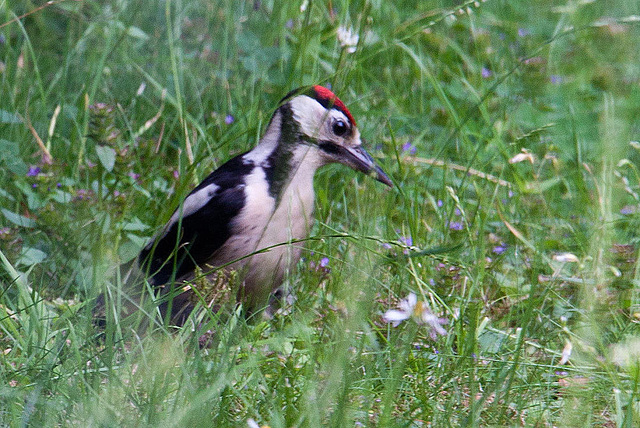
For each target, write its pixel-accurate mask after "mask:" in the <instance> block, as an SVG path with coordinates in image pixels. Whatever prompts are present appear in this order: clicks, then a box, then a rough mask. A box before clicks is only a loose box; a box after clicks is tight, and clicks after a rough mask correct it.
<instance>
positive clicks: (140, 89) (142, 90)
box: [136, 82, 147, 96]
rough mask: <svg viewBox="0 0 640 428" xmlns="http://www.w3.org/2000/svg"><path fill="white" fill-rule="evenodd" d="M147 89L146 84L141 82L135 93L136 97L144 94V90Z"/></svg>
mask: <svg viewBox="0 0 640 428" xmlns="http://www.w3.org/2000/svg"><path fill="white" fill-rule="evenodd" d="M146 88H147V84H146V83H145V82H142V83H141V84H140V86H138V90H137V91H136V95H137V96H140V95H142V94H143V93H144V90H145V89H146Z"/></svg>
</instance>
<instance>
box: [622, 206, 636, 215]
mask: <svg viewBox="0 0 640 428" xmlns="http://www.w3.org/2000/svg"><path fill="white" fill-rule="evenodd" d="M635 212H636V208H635V207H634V206H632V205H626V206H624V207H622V208H621V209H620V214H622V215H629V214H633V213H635Z"/></svg>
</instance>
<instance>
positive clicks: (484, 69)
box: [480, 67, 493, 79]
mask: <svg viewBox="0 0 640 428" xmlns="http://www.w3.org/2000/svg"><path fill="white" fill-rule="evenodd" d="M480 74H481V75H482V77H484V78H485V79H488V78H489V77H491V76H492V75H493V73H492V72H491V70H489V69H488V68H487V67H482V71H481V72H480Z"/></svg>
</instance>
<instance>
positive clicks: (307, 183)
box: [214, 147, 317, 301]
mask: <svg viewBox="0 0 640 428" xmlns="http://www.w3.org/2000/svg"><path fill="white" fill-rule="evenodd" d="M306 149H307V150H305V151H304V152H300V153H297V154H296V155H294V164H297V165H298V167H297V170H296V171H294V174H293V175H292V179H291V180H290V182H289V183H288V184H286V185H285V187H284V188H283V192H282V195H281V198H280V201H279V204H278V205H277V206H276V200H275V198H273V197H272V196H271V195H270V194H269V187H268V183H267V180H266V176H265V172H264V170H263V169H262V168H256V169H255V170H254V171H253V172H252V173H251V175H249V176H248V177H247V180H246V187H245V198H246V199H245V207H244V208H243V209H242V211H241V212H240V214H239V216H238V218H237V220H236V221H235V223H234V230H233V234H232V237H231V238H230V239H229V240H228V241H227V242H226V243H225V244H224V245H223V247H222V248H220V250H219V251H217V252H216V257H215V260H214V263H215V264H216V265H221V264H225V263H229V262H231V261H233V260H236V259H238V258H240V257H244V256H246V255H248V254H251V253H254V252H256V251H260V250H264V249H266V250H265V251H264V252H261V253H259V254H255V255H253V256H251V257H249V258H245V259H243V260H240V261H237V262H235V263H233V264H232V265H231V266H230V267H231V268H232V269H236V270H239V271H240V272H242V273H243V275H244V287H245V293H246V294H245V296H246V297H250V300H253V301H260V300H262V301H264V300H265V298H266V296H267V295H268V294H269V293H270V292H272V291H273V290H275V288H277V287H278V286H279V285H280V284H281V282H282V279H283V277H284V275H285V273H286V272H287V271H288V270H289V269H291V268H292V267H293V266H294V265H295V264H296V263H297V262H298V260H299V259H300V253H301V251H302V248H303V246H304V243H303V242H302V243H292V241H294V240H299V239H303V238H305V237H307V236H308V234H309V230H310V229H311V226H312V224H313V208H314V191H313V175H314V173H315V171H316V169H317V164H316V162H315V156H317V154H316V153H315V149H309V148H308V147H307V148H306ZM295 158H298V159H295Z"/></svg>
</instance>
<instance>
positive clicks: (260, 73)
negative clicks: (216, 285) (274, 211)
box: [0, 0, 640, 427]
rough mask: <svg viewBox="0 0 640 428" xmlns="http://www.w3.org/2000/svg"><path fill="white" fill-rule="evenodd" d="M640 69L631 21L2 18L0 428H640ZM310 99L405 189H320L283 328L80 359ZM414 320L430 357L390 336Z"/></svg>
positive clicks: (334, 175) (343, 11) (280, 10)
mask: <svg viewBox="0 0 640 428" xmlns="http://www.w3.org/2000/svg"><path fill="white" fill-rule="evenodd" d="M340 26H342V27H345V28H351V29H352V30H353V31H354V32H355V33H356V34H358V35H359V42H358V43H357V46H355V52H351V51H353V47H351V48H350V47H349V46H343V45H341V43H340V41H339V40H338V37H337V29H338V28H339V27H340ZM639 44H640V5H639V4H637V2H629V1H625V0H619V1H610V2H590V1H577V0H576V1H574V0H567V1H566V2H563V4H559V3H558V2H555V1H551V0H548V1H545V0H534V1H530V2H525V1H520V2H517V1H499V0H488V1H486V2H467V3H464V4H460V2H457V1H446V0H440V1H436V0H433V1H420V2H416V4H411V2H383V1H353V2H344V3H343V2H341V1H327V2H318V1H302V2H301V1H293V2H273V1H255V2H242V1H230V0H227V1H225V0H222V1H199V0H182V1H173V2H166V3H165V2H149V1H145V0H117V1H116V0H108V1H101V2H97V1H96V2H91V1H84V2H82V1H74V0H66V1H65V0H56V1H53V2H49V3H45V2H44V1H35V0H27V1H26V2H11V1H9V2H7V0H0V153H2V155H1V156H0V166H1V169H0V209H1V214H0V250H1V253H0V267H1V269H0V281H1V283H2V290H1V291H0V350H1V351H2V354H3V355H2V358H1V359H0V396H1V397H2V399H1V400H0V423H1V424H2V425H3V426H4V425H6V426H25V425H33V426H53V425H71V426H73V425H77V426H93V425H96V426H98V425H99V426H122V425H127V426H246V425H247V421H250V420H251V419H252V420H254V421H255V422H257V423H258V424H259V425H269V426H271V427H290V426H312V427H313V426H321V425H327V426H336V427H342V426H354V425H355V426H381V427H382V426H435V427H441V426H451V425H453V426H576V427H582V426H588V425H597V426H620V427H623V426H624V427H632V426H638V424H640V396H639V394H640V386H639V383H640V365H639V362H638V361H639V356H640V332H639V331H638V330H639V329H638V322H639V321H640V269H638V263H637V253H638V247H639V243H638V226H639V224H640V214H639V213H638V211H639V209H640V196H639V194H640V174H639V170H638V162H639V160H640V143H638V141H639V140H640V120H639V117H640V66H639V64H640V50H638V45H639ZM314 83H321V84H325V85H329V84H330V85H331V87H332V88H333V90H334V91H335V92H336V93H337V94H338V95H339V96H340V98H341V99H342V100H343V101H344V102H345V103H346V104H347V105H348V106H349V107H350V110H351V111H352V113H353V115H354V116H355V117H356V120H357V122H358V125H359V127H360V129H361V132H362V133H363V135H364V136H365V138H366V139H367V140H368V147H369V148H370V149H371V152H372V153H373V154H374V156H375V157H376V158H377V159H378V160H379V162H380V163H381V164H382V165H383V166H384V168H385V170H386V171H387V172H388V173H389V175H390V176H391V177H392V178H393V180H394V182H395V184H396V187H395V188H394V189H391V190H387V189H385V188H383V187H384V186H382V185H380V184H379V183H376V182H374V181H373V180H371V179H368V178H366V177H362V176H358V175H357V174H356V173H353V172H352V171H350V170H347V169H346V168H344V167H340V166H335V167H328V168H326V169H325V170H323V171H321V172H320V173H319V174H318V177H317V179H316V189H317V195H318V197H317V207H316V217H317V222H316V225H315V227H314V229H313V233H312V238H313V239H311V240H309V241H308V242H306V243H305V246H306V247H308V251H307V252H306V253H305V258H304V259H303V261H301V262H300V264H299V266H298V269H297V270H296V271H295V272H293V273H292V274H291V275H290V277H289V278H288V284H289V285H290V286H291V287H292V288H295V289H296V291H297V301H296V302H295V303H294V304H293V305H292V306H291V307H290V308H288V311H287V312H285V313H280V314H278V315H276V317H275V318H274V319H273V320H271V321H269V322H264V321H260V320H250V321H249V322H247V321H245V320H244V319H243V318H239V317H237V316H233V315H231V316H228V317H226V318H225V319H224V320H216V319H215V317H213V318H214V319H212V317H210V316H208V315H206V314H205V315H203V318H202V320H201V323H200V324H198V323H193V324H190V325H188V326H187V327H185V328H184V329H181V330H176V329H172V328H170V327H169V328H167V327H164V326H161V325H159V324H158V323H157V321H158V317H157V314H154V313H153V312H150V313H147V314H141V315H140V316H141V317H142V318H146V321H148V322H150V323H151V326H152V327H151V328H149V329H148V330H147V331H146V332H145V333H144V334H142V333H140V332H141V331H142V330H139V329H136V328H135V324H132V323H130V322H127V321H124V320H122V321H120V320H119V319H116V317H115V315H116V313H115V312H114V313H113V314H112V316H111V318H110V319H109V320H108V322H107V326H106V330H105V331H104V334H103V336H102V337H100V338H99V337H97V336H98V335H99V333H100V331H99V330H98V329H96V328H95V327H94V325H93V323H92V321H91V308H92V304H91V303H90V302H91V299H93V298H94V297H95V296H96V295H97V294H98V293H99V292H101V291H102V290H104V289H105V288H106V287H107V286H109V285H111V286H115V287H116V288H117V286H118V284H119V281H118V278H117V277H114V275H113V272H114V268H115V267H116V266H117V265H118V264H119V263H120V262H124V261H127V260H130V259H131V258H132V257H133V256H134V255H135V254H136V252H137V251H138V250H139V248H140V247H141V246H142V245H143V244H144V243H145V242H146V241H147V240H148V239H149V237H150V236H152V235H153V234H154V232H155V231H156V230H157V229H158V227H160V226H161V225H162V224H163V222H164V221H166V220H167V219H168V217H169V216H170V215H171V213H172V211H173V210H174V209H175V207H176V206H177V204H178V203H179V201H180V199H181V198H182V197H183V196H184V195H185V194H186V193H187V192H188V191H189V189H190V188H191V187H192V186H193V185H194V184H195V183H197V182H198V180H199V179H201V178H203V177H204V176H205V175H206V174H207V173H208V172H209V171H211V170H212V168H215V167H216V166H217V165H219V164H220V163H221V162H222V161H224V160H226V159H228V158H229V157H230V156H232V155H233V154H237V153H240V152H242V151H244V150H247V149H248V148H250V147H252V146H253V145H254V144H255V142H256V141H257V139H258V138H259V136H260V134H261V132H262V131H263V130H264V127H265V125H266V123H267V121H268V119H269V117H270V115H271V113H272V111H273V109H274V107H275V105H276V103H277V101H278V100H279V99H280V98H281V97H282V96H283V95H284V94H285V93H287V92H288V91H289V90H290V89H292V88H295V87H297V86H300V85H304V84H314ZM411 292H413V293H415V294H416V295H417V296H418V300H419V301H421V302H422V303H421V304H422V305H423V307H428V308H430V310H431V311H432V312H433V313H434V314H435V315H436V316H437V317H439V318H442V319H445V320H446V321H447V324H446V325H445V326H444V327H445V329H446V330H447V332H448V334H446V335H444V336H442V335H434V334H433V333H434V332H433V330H431V328H430V326H429V325H420V324H419V323H418V322H416V321H415V319H409V320H407V321H405V322H403V323H401V324H400V325H399V326H397V327H394V326H392V325H391V324H387V323H385V322H384V320H383V317H382V314H383V313H384V312H385V311H387V310H389V309H394V308H396V307H397V306H398V304H399V302H400V300H401V299H403V298H405V297H406V296H407V295H408V294H409V293H411ZM110 303H111V304H112V305H113V306H114V307H115V306H118V304H119V301H118V299H117V296H116V297H114V299H113V300H110ZM208 329H211V330H215V343H214V345H213V347H211V348H209V349H200V347H199V346H198V338H199V337H200V335H201V334H202V333H204V332H205V331H207V330H208Z"/></svg>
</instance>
